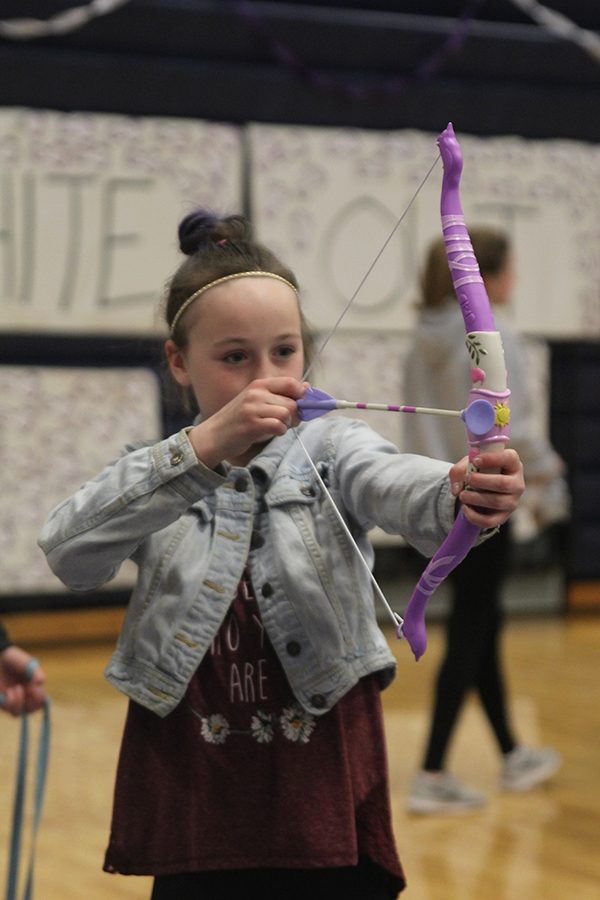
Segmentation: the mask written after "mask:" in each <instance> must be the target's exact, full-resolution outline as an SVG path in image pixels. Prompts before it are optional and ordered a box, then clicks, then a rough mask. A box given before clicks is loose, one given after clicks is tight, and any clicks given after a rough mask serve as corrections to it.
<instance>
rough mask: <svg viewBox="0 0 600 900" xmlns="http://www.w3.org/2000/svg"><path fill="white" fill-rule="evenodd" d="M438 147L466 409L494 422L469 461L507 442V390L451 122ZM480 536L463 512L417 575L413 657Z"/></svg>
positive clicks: (475, 441) (410, 634)
mask: <svg viewBox="0 0 600 900" xmlns="http://www.w3.org/2000/svg"><path fill="white" fill-rule="evenodd" d="M438 147H439V149H440V154H441V157H442V162H443V166H444V174H443V177H442V193H441V201H440V212H441V219H442V233H443V236H444V243H445V246H446V255H447V258H448V266H449V268H450V273H451V276H452V284H453V286H454V292H455V294H456V298H457V300H458V302H459V304H460V308H461V311H462V315H463V320H464V323H465V330H466V333H467V340H466V344H467V350H468V352H469V357H470V360H471V382H472V389H471V391H470V393H469V398H468V402H467V408H468V407H469V406H470V404H472V403H474V402H476V401H479V400H485V401H487V402H488V403H490V404H491V405H492V406H493V407H494V412H495V415H494V425H493V427H492V428H491V429H490V430H489V431H488V432H487V433H486V434H485V435H483V436H481V435H480V436H477V435H475V434H473V433H472V432H471V431H470V430H469V428H468V426H467V442H468V453H469V460H472V459H473V458H474V457H475V456H476V455H477V454H478V453H480V452H485V451H486V450H489V449H493V448H495V449H497V448H498V444H499V443H500V444H501V445H502V446H503V445H504V444H505V443H506V442H507V441H508V438H509V423H510V409H509V406H508V400H509V397H510V391H509V390H508V385H507V374H506V365H505V362H504V350H503V348H502V340H501V338H500V334H499V333H498V331H496V328H495V325H494V317H493V315H492V309H491V304H490V301H489V297H488V295H487V292H486V289H485V285H484V283H483V278H482V277H481V273H480V271H479V266H478V264H477V259H476V258H475V254H474V252H473V247H472V246H471V240H470V238H469V232H468V231H467V227H466V225H465V219H464V214H463V210H462V205H461V200H460V191H459V188H460V177H461V174H462V166H463V160H462V152H461V149H460V145H459V143H458V141H457V139H456V136H455V134H454V129H453V127H452V125H451V124H449V125H448V127H447V128H446V129H445V131H443V132H442V134H441V135H440V136H439V138H438ZM469 465H472V464H471V463H469ZM479 534H480V529H479V528H478V527H477V526H475V525H472V524H471V523H470V522H468V521H467V519H466V518H465V515H464V513H463V511H462V510H461V511H460V512H459V514H458V516H457V518H456V521H455V522H454V525H453V526H452V529H451V531H450V532H449V534H448V536H447V538H446V539H445V541H444V542H443V544H442V545H441V547H439V549H438V550H437V551H436V553H435V554H434V556H433V557H432V559H431V560H430V561H429V564H428V566H427V568H426V569H425V571H424V572H423V574H422V575H421V577H420V579H419V582H418V584H417V586H416V587H415V589H414V592H413V594H412V597H411V598H410V600H409V603H408V606H407V608H406V613H405V617H404V624H403V626H402V636H403V637H405V638H406V639H407V641H408V643H409V645H410V648H411V650H412V652H413V654H414V656H415V659H419V657H421V656H422V655H423V653H424V652H425V648H426V646H427V635H426V631H425V607H426V605H427V601H428V600H429V597H430V596H431V595H432V594H433V592H434V591H435V590H436V588H437V587H439V585H440V584H441V583H442V582H443V581H444V579H445V578H447V577H448V575H450V573H451V572H452V571H453V569H455V568H456V566H457V565H459V563H461V562H462V561H463V559H464V558H465V557H466V555H467V554H468V552H469V550H471V548H472V547H473V545H474V544H475V542H476V541H477V539H478V537H479Z"/></svg>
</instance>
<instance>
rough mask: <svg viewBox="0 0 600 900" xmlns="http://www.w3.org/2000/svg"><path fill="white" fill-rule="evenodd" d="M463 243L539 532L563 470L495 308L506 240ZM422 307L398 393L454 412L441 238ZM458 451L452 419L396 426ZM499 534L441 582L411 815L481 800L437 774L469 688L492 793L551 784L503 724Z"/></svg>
mask: <svg viewBox="0 0 600 900" xmlns="http://www.w3.org/2000/svg"><path fill="white" fill-rule="evenodd" d="M470 234H471V241H472V244H473V249H474V252H475V256H476V257H477V260H478V263H479V268H480V270H481V274H482V277H483V279H484V283H485V286H486V290H487V293H488V296H489V298H490V301H491V302H492V303H493V304H494V314H495V316H496V318H497V319H498V320H499V321H498V322H497V325H498V327H499V329H500V331H501V334H502V340H503V345H504V351H505V357H506V363H507V369H508V373H509V381H510V384H509V386H510V387H511V390H512V394H511V445H512V446H513V447H515V449H516V450H517V451H518V453H519V455H520V457H521V459H522V460H523V465H524V471H525V477H526V482H527V487H528V491H529V492H530V495H531V497H532V498H535V500H536V504H535V508H533V509H530V514H531V515H532V517H533V518H535V519H536V520H537V523H538V526H539V527H545V526H546V525H548V524H550V523H553V522H555V521H559V520H561V519H562V518H564V517H565V515H566V514H567V510H568V491H567V487H566V482H565V479H564V477H563V473H564V463H563V461H562V460H561V458H560V457H559V456H558V454H557V453H556V452H555V451H554V449H553V448H552V446H551V444H550V442H549V441H548V439H547V438H542V437H540V436H539V435H538V434H537V433H536V432H535V429H534V427H533V421H534V417H533V398H532V396H531V395H530V391H529V389H528V384H529V378H528V373H527V370H526V353H525V348H524V344H523V340H522V338H521V337H520V336H519V335H518V334H517V333H516V332H515V331H514V330H513V329H511V328H510V327H509V326H508V325H507V324H506V323H505V322H504V321H502V318H501V315H500V316H498V310H499V309H501V307H502V306H504V305H506V303H507V302H508V300H509V298H510V294H511V291H512V288H513V285H514V278H515V275H514V266H513V258H512V253H511V247H510V243H509V240H508V237H507V236H506V235H505V234H504V233H503V232H501V231H497V230H494V229H491V228H483V227H481V228H472V229H470ZM421 290H422V304H421V308H420V314H419V320H418V324H417V327H416V330H415V335H414V341H413V343H412V347H411V350H410V352H409V354H408V355H407V358H406V360H405V372H404V378H405V393H406V396H410V397H418V398H419V402H420V403H421V404H422V405H423V406H431V407H439V408H446V409H460V408H461V404H463V403H464V398H465V397H466V396H467V395H468V392H469V388H470V386H471V384H470V371H469V366H468V363H467V361H466V357H465V355H464V354H460V353H457V352H456V348H457V347H459V346H460V344H461V343H462V342H463V340H464V323H463V320H462V316H461V312H460V307H459V304H458V302H457V301H456V298H455V296H454V294H453V288H452V281H451V277H450V272H449V269H448V263H447V259H446V251H445V247H444V243H443V240H442V239H437V240H435V241H434V242H433V243H432V244H431V246H430V248H429V251H428V253H427V255H426V260H425V265H424V267H423V271H422V277H421ZM464 446H465V435H464V427H463V425H462V422H460V421H459V420H452V421H446V420H443V421H442V420H440V419H439V418H438V417H436V416H415V417H414V420H412V421H411V427H410V429H406V437H405V441H404V446H403V449H404V450H405V451H406V452H409V453H419V454H426V455H428V456H432V457H435V458H438V459H455V458H458V457H459V456H460V453H461V452H462V450H463V448H464ZM509 545H510V536H509V528H508V527H507V526H506V525H504V526H503V527H502V529H501V530H500V531H499V533H498V534H497V535H495V536H494V537H493V538H492V539H490V540H488V541H486V542H485V543H484V544H482V545H481V546H480V547H478V548H477V549H476V550H475V551H474V552H473V553H471V554H469V556H467V558H466V559H465V560H464V562H463V563H462V564H461V565H460V566H458V568H457V569H455V571H454V573H453V574H452V575H451V576H450V583H451V608H450V613H449V616H448V618H447V622H446V650H445V656H444V658H443V660H442V663H441V665H440V668H439V671H438V675H437V680H436V687H435V698H434V705H433V714H432V720H431V723H430V729H429V736H428V740H427V745H426V748H425V752H424V757H423V760H422V768H421V770H420V771H419V772H418V773H417V774H416V776H415V778H414V780H413V783H412V786H411V789H410V793H409V797H408V803H407V807H408V809H409V811H411V812H415V813H436V812H458V811H462V810H465V809H470V808H477V807H480V806H482V805H483V804H484V803H485V797H484V796H483V795H482V794H481V793H480V792H478V791H475V790H473V789H471V788H470V787H468V786H467V785H465V784H463V783H462V782H460V781H459V780H458V779H457V778H456V777H455V776H454V775H452V773H450V772H448V771H447V770H446V768H445V762H446V756H447V751H448V748H449V745H450V741H451V738H452V736H453V733H454V729H455V726H456V724H457V721H458V718H459V714H460V712H461V709H462V706H463V703H464V701H465V699H466V697H467V694H468V692H469V691H470V690H471V689H474V690H476V691H477V693H478V695H479V698H480V700H481V703H482V706H483V709H484V711H485V714H486V716H487V719H488V721H489V724H490V726H491V729H492V732H493V734H494V737H495V739H496V742H497V745H498V748H499V751H500V753H501V755H502V774H501V787H502V788H503V789H504V790H513V791H524V790H529V789H530V788H533V787H534V786H535V785H537V784H539V783H540V782H542V781H544V780H546V779H548V778H549V777H551V776H552V775H553V774H554V773H555V772H556V770H557V769H558V768H559V766H560V756H559V754H558V753H557V752H556V751H555V750H553V749H552V748H539V749H537V748H530V747H525V746H523V745H521V744H520V743H519V741H518V740H517V738H516V736H515V733H514V730H513V726H512V723H511V722H510V719H509V715H508V711H507V702H506V686H505V681H504V676H503V673H502V665H501V658H500V646H499V643H500V632H501V627H502V610H501V595H502V588H503V584H504V578H505V575H506V572H507V568H508V562H509V559H508V553H509Z"/></svg>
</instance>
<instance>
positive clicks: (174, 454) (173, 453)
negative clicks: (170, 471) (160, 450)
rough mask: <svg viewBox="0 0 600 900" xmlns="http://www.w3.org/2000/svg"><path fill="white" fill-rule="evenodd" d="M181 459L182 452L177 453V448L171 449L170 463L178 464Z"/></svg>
mask: <svg viewBox="0 0 600 900" xmlns="http://www.w3.org/2000/svg"><path fill="white" fill-rule="evenodd" d="M182 460H183V454H181V453H179V451H178V450H171V465H172V466H178V465H179V463H180V462H181V461H182Z"/></svg>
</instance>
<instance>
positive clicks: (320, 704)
mask: <svg viewBox="0 0 600 900" xmlns="http://www.w3.org/2000/svg"><path fill="white" fill-rule="evenodd" d="M310 703H311V706H314V708H315V709H323V708H324V707H325V706H326V704H327V701H326V699H325V697H324V696H323V694H313V695H312V697H311V698H310Z"/></svg>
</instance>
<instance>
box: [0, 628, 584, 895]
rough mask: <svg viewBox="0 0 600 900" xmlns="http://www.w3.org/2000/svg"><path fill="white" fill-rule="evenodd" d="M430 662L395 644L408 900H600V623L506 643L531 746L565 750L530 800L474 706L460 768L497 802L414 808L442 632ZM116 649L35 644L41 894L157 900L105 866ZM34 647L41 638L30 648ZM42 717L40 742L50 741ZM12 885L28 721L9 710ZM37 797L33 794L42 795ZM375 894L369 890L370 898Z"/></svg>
mask: <svg viewBox="0 0 600 900" xmlns="http://www.w3.org/2000/svg"><path fill="white" fill-rule="evenodd" d="M429 636H430V645H429V649H428V651H427V653H426V655H425V656H424V657H423V659H422V660H421V661H420V662H419V663H418V664H417V663H414V662H413V661H412V657H410V655H409V652H408V648H407V647H406V646H405V645H403V644H397V643H394V638H393V637H392V636H390V644H391V646H392V647H393V648H394V650H395V652H396V653H397V656H398V662H399V674H398V678H397V680H396V682H395V683H394V684H393V685H392V687H391V688H389V689H388V690H387V691H386V692H385V694H384V704H385V714H386V720H387V732H388V746H389V759H390V770H391V784H392V802H393V814H394V822H395V830H396V836H397V842H398V847H399V850H400V856H401V859H402V860H403V863H404V865H405V868H406V871H407V875H408V879H409V886H408V889H407V891H406V892H405V893H403V894H402V897H403V898H404V897H406V900H509V898H510V900H514V898H518V900H565V898H574V900H598V898H600V696H599V692H598V665H599V660H600V617H599V616H589V617H573V618H570V619H566V620H563V619H560V618H555V619H551V620H546V619H544V620H542V619H532V620H522V619H512V620H511V621H510V622H509V624H508V625H507V628H506V631H505V639H504V655H505V660H506V670H507V673H508V680H509V683H510V686H511V707H512V710H513V714H514V719H515V723H516V726H517V731H518V733H519V735H520V737H521V738H522V740H524V741H526V742H528V743H532V744H551V745H553V746H555V747H557V748H558V749H559V750H560V751H561V752H562V754H563V756H564V767H563V769H562V770H561V772H560V773H559V774H558V775H557V776H556V778H555V779H554V781H553V782H552V783H550V784H548V785H546V786H544V787H541V788H539V789H537V790H535V791H532V792H530V793H528V794H522V795H514V794H501V793H500V792H499V791H498V788H497V778H498V759H497V757H496V753H495V750H494V746H493V744H492V741H491V737H490V734H489V731H488V729H487V727H486V725H485V722H484V720H483V718H482V715H481V712H480V709H479V707H478V706H477V705H476V704H475V701H472V702H471V703H470V704H469V706H468V708H467V709H466V711H465V714H464V717H463V720H462V722H461V723H460V725H459V729H458V731H457V734H456V739H455V742H454V744H453V747H452V753H451V758H450V763H451V768H452V769H453V771H454V772H455V773H456V774H457V775H458V776H460V777H461V778H463V779H464V780H465V781H468V783H469V784H471V785H473V786H474V787H476V788H479V789H481V790H483V791H485V792H486V793H487V795H488V797H489V804H488V805H487V806H486V808H485V809H483V810H481V811H478V812H474V813H469V814H463V815H461V816H427V817H415V816H409V815H408V814H407V813H406V812H405V811H404V801H405V796H406V792H407V789H408V785H409V783H410V779H411V777H412V774H413V771H414V769H415V767H416V766H417V763H418V759H419V756H420V752H421V748H422V745H423V741H424V738H425V732H426V727H427V722H428V708H429V696H430V690H431V684H432V679H433V674H434V671H435V667H436V662H437V660H438V659H439V655H440V652H441V648H442V643H441V640H442V632H441V630H440V626H435V625H433V626H430V629H429ZM110 646H111V645H110V643H108V642H106V641H100V642H98V641H95V642H91V643H89V642H88V643H68V644H60V643H57V642H56V641H55V640H51V641H50V642H46V643H40V644H39V645H38V646H35V648H33V649H34V650H35V653H36V655H38V657H39V658H40V660H41V662H42V664H43V666H44V668H45V670H46V674H47V678H48V689H49V692H50V694H51V696H52V699H53V729H54V732H53V739H52V754H51V763H50V774H49V781H48V788H47V795H46V801H45V807H44V812H43V819H42V827H41V830H40V834H39V839H38V852H37V866H36V879H35V897H36V900H81V898H84V897H85V898H86V900H114V898H115V897H119V898H140V900H142V898H144V900H147V898H148V897H149V895H150V880H149V879H145V878H124V877H121V876H111V875H106V874H104V873H103V872H102V871H101V864H102V857H103V851H104V847H105V843H106V839H107V834H108V823H109V815H110V806H111V794H112V784H113V776H114V771H115V764H116V757H117V750H118V745H119V739H120V732H121V727H122V722H123V716H124V712H125V701H124V699H122V698H121V697H120V695H119V694H117V693H116V692H115V691H114V690H113V689H112V688H110V687H109V686H108V685H107V684H106V683H105V682H104V679H103V676H102V670H103V666H104V664H105V662H106V660H107V658H108V655H109V652H110ZM28 647H30V648H31V645H28ZM37 724H38V723H37V721H36V720H35V719H34V720H33V721H32V738H33V744H34V747H35V746H36V744H37ZM0 728H1V732H2V739H1V741H0V785H1V787H0V798H1V803H0V872H1V873H2V875H1V877H0V890H2V886H3V884H4V877H5V876H4V869H5V865H6V856H7V848H8V830H9V819H10V807H11V804H12V791H13V783H14V768H15V763H16V753H17V741H18V731H19V728H18V722H16V721H14V720H12V719H10V718H9V717H8V716H4V715H3V716H1V717H0ZM29 798H30V799H31V792H30V794H29ZM365 900H368V898H365Z"/></svg>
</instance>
